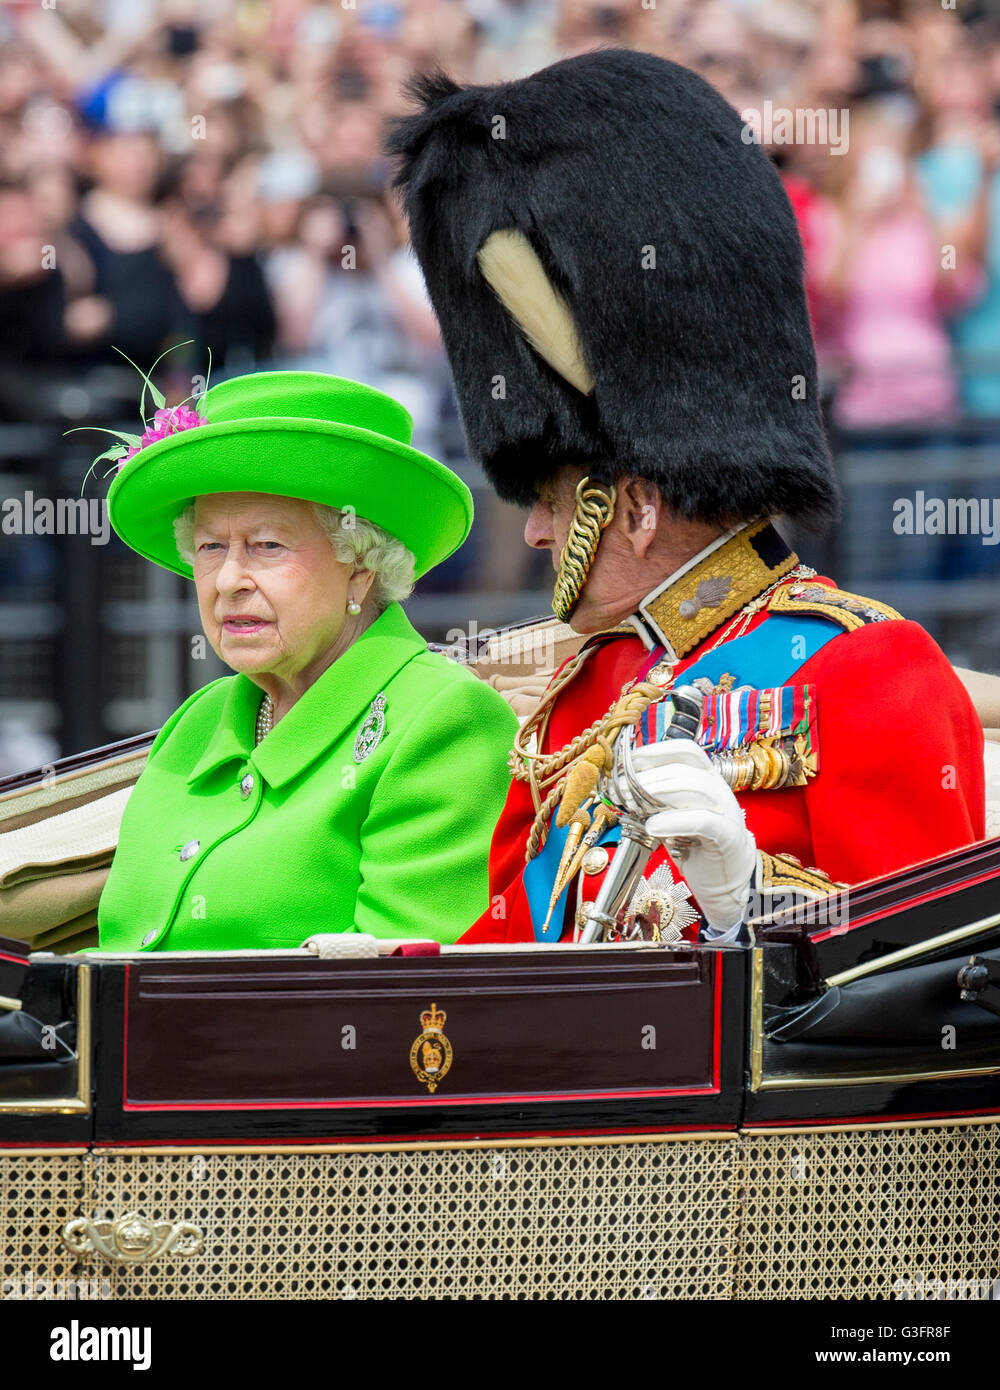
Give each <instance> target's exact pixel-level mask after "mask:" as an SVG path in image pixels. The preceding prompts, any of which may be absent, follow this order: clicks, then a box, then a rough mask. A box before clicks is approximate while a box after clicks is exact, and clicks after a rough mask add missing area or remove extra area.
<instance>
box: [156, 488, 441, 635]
mask: <svg viewBox="0 0 1000 1390" xmlns="http://www.w3.org/2000/svg"><path fill="white" fill-rule="evenodd" d="M309 506H310V507H311V508H312V512H313V515H314V516H315V518H316V520H317V521H318V522H319V524H320V526H322V528H323V530H324V531H325V532H326V534H327V536H328V537H329V540H330V544H331V545H332V546H333V551H334V554H335V555H336V557H337V559H338V560H339V561H340V562H341V564H344V565H353V567H354V568H355V569H360V570H371V572H372V573H373V574H374V575H375V582H374V583H373V584H372V587H371V589H370V590H369V593H368V600H367V601H368V602H369V603H371V604H373V605H374V607H375V609H376V611H377V612H379V613H381V612H382V611H383V609H385V608H387V607H388V606H389V604H390V603H402V602H403V601H404V600H405V599H408V598H409V596H410V593H411V592H412V590H413V584H414V570H415V569H416V560H415V559H414V556H413V552H412V551H411V550H407V548H406V546H405V545H404V544H403V542H402V541H398V540H396V538H395V536H390V535H389V533H388V531H383V530H382V527H381V526H376V525H375V523H374V522H373V521H365V519H364V518H363V517H360V516H357V515H355V513H354V512H353V511H352V510H351V508H347V509H346V510H345V511H340V510H339V509H338V508H337V507H328V506H326V505H325V503H323V502H310V503H309ZM194 511H195V504H194V502H189V503H188V505H187V506H186V507H185V508H184V510H183V511H182V512H181V514H180V516H179V517H177V518H176V519H175V520H174V539H175V540H176V542H177V553H178V555H179V556H180V557H181V559H182V560H186V561H187V563H188V564H189V565H190V564H193V563H194Z"/></svg>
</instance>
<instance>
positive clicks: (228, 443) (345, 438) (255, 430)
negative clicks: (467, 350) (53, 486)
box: [108, 372, 472, 579]
mask: <svg viewBox="0 0 1000 1390" xmlns="http://www.w3.org/2000/svg"><path fill="white" fill-rule="evenodd" d="M199 413H200V414H201V416H202V418H203V419H204V421H205V423H204V424H202V425H199V426H198V427H197V428H194V429H181V430H180V431H179V432H178V433H173V434H168V435H166V437H165V438H161V439H157V440H156V441H155V442H153V443H151V444H147V445H145V446H144V447H143V448H141V449H140V450H139V451H138V453H136V454H134V455H133V456H132V458H130V459H128V460H127V461H126V462H125V463H124V464H123V465H122V467H121V469H120V470H119V472H118V474H117V476H116V477H115V479H114V481H113V482H112V484H111V488H110V490H109V492H108V512H109V515H110V518H111V524H112V526H113V527H114V528H115V530H116V531H117V533H118V535H119V536H121V538H122V540H123V541H124V542H125V544H126V545H128V546H131V547H132V549H133V550H137V551H138V552H139V554H140V555H142V556H144V557H145V558H146V559H147V560H152V561H153V562H154V564H157V565H162V566H163V567H164V569H168V570H173V571H174V573H175V574H182V575H184V577H185V578H187V579H190V578H192V570H191V566H190V564H188V563H187V562H186V561H185V560H183V559H181V557H180V556H179V555H178V553H177V542H176V539H175V537H174V525H173V524H174V520H175V518H176V517H178V516H180V514H181V512H183V511H184V509H185V507H186V506H187V505H188V504H189V503H190V502H191V501H192V500H193V499H194V498H195V497H201V496H204V495H205V494H206V493H213V492H268V493H273V494H274V495H275V496H277V497H301V498H303V499H305V500H306V501H308V502H323V503H326V504H327V505H328V506H331V507H338V508H346V507H353V509H354V511H355V513H356V514H357V516H359V517H362V518H364V519H365V520H366V521H372V522H374V523H375V525H376V526H381V527H382V529H383V530H385V531H388V533H389V534H390V535H391V536H395V537H396V539H397V540H399V541H402V543H403V544H404V545H405V546H406V548H407V549H408V550H411V551H412V552H413V555H414V557H415V559H416V573H417V577H418V578H419V576H420V575H422V574H426V573H427V571H428V570H429V569H433V567H434V566H435V565H439V564H440V563H441V561H442V560H446V559H447V558H448V556H449V555H451V554H453V553H454V552H455V551H456V550H457V549H458V547H459V546H460V545H461V544H462V542H463V541H464V540H465V538H466V536H467V535H468V534H469V528H470V527H471V525H472V494H471V493H470V492H469V489H468V488H467V487H466V486H465V484H464V483H463V482H462V480H461V478H459V477H457V476H456V475H455V474H454V473H452V472H451V470H450V469H448V468H445V466H444V464H441V463H438V462H437V461H436V460H435V459H432V458H428V457H427V455H426V454H421V453H419V452H418V450H416V449H412V448H411V447H410V438H411V437H412V434H413V421H412V419H411V418H410V415H409V413H408V412H407V411H406V410H404V409H403V407H402V406H401V405H400V404H399V402H398V401H394V400H393V399H392V397H391V396H386V395H384V394H383V392H381V391H376V390H374V388H373V387H371V386H362V385H360V384H359V383H358V382H356V381H346V380H344V378H342V377H336V376H327V375H325V374H324V373H322V372H255V373H252V374H251V375H249V376H240V377H233V378H232V380H230V381H223V382H220V383H219V385H218V386H213V387H212V388H211V390H210V391H207V392H206V393H205V396H204V398H203V400H202V402H201V406H200V411H199Z"/></svg>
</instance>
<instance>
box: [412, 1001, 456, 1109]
mask: <svg viewBox="0 0 1000 1390" xmlns="http://www.w3.org/2000/svg"><path fill="white" fill-rule="evenodd" d="M447 1018H448V1015H447V1014H446V1013H445V1011H444V1009H439V1008H438V1006H437V1005H436V1004H432V1005H431V1006H430V1008H429V1009H425V1010H424V1012H423V1013H422V1014H421V1015H420V1022H421V1025H422V1026H423V1030H424V1031H423V1032H422V1033H421V1034H420V1036H419V1038H417V1039H416V1041H415V1042H414V1044H413V1046H412V1047H411V1048H410V1066H411V1067H412V1068H413V1074H414V1076H415V1077H416V1078H417V1080H418V1081H421V1082H423V1084H424V1085H425V1086H426V1087H427V1089H428V1090H429V1091H430V1092H431V1094H433V1093H434V1091H435V1090H436V1089H437V1084H438V1082H439V1081H443V1080H444V1078H445V1077H446V1076H447V1074H448V1072H449V1070H450V1068H451V1059H452V1050H451V1043H450V1042H449V1041H448V1039H447V1038H446V1037H445V1035H444V1025H445V1022H446V1020H447Z"/></svg>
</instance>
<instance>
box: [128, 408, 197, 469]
mask: <svg viewBox="0 0 1000 1390" xmlns="http://www.w3.org/2000/svg"><path fill="white" fill-rule="evenodd" d="M206 423H207V422H206V421H205V420H204V419H202V417H201V416H200V415H199V414H198V412H197V411H196V410H190V409H189V408H188V407H187V406H186V405H175V406H165V407H164V408H163V409H162V410H157V411H156V412H155V414H154V415H153V423H152V424H151V425H147V426H146V428H145V430H144V432H143V434H142V437H141V439H140V440H139V442H138V444H133V445H131V446H130V448H129V449H128V452H127V453H126V454H125V456H124V458H122V459H120V460H119V463H118V467H119V469H121V468H124V466H125V464H126V463H127V462H128V460H129V459H130V458H132V457H133V455H135V454H137V453H138V452H139V450H140V449H145V448H146V446H147V445H148V444H156V443H157V442H158V441H159V440H161V439H166V437H167V436H168V435H170V434H180V433H181V431H182V430H193V429H194V428H195V426H196V425H204V424H206Z"/></svg>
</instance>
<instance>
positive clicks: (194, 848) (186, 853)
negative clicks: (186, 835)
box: [180, 840, 201, 864]
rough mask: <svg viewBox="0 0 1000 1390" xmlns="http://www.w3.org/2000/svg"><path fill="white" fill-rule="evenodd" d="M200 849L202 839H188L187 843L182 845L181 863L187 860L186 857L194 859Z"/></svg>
mask: <svg viewBox="0 0 1000 1390" xmlns="http://www.w3.org/2000/svg"><path fill="white" fill-rule="evenodd" d="M200 849H201V841H200V840H188V842H187V844H186V845H184V846H182V848H181V853H180V859H181V863H182V864H183V863H184V861H185V860H186V859H193V858H194V856H195V855H196V854H197V853H198V851H199V850H200Z"/></svg>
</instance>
